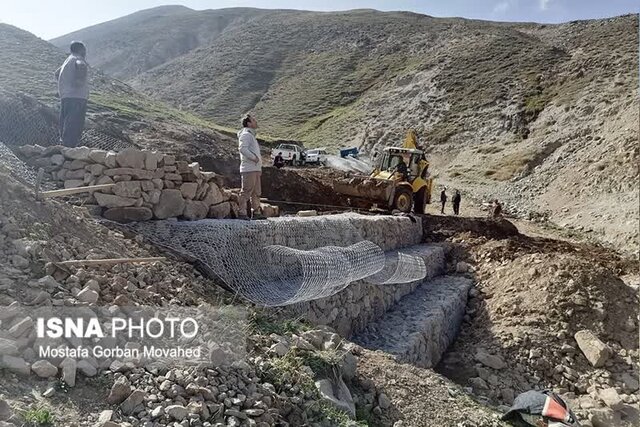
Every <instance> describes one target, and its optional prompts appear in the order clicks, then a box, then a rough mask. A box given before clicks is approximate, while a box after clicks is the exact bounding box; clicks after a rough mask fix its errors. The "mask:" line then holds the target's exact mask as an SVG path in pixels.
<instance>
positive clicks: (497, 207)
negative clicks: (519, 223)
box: [491, 199, 502, 219]
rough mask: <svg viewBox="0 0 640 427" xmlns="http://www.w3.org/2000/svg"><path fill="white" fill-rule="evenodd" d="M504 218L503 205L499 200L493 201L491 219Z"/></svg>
mask: <svg viewBox="0 0 640 427" xmlns="http://www.w3.org/2000/svg"><path fill="white" fill-rule="evenodd" d="M500 217H502V205H501V204H500V202H499V201H498V199H493V206H492V208H491V218H493V219H498V218H500Z"/></svg>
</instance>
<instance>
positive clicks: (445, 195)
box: [440, 188, 447, 215]
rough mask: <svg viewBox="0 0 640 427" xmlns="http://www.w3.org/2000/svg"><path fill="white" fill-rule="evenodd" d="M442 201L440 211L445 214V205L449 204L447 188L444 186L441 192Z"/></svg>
mask: <svg viewBox="0 0 640 427" xmlns="http://www.w3.org/2000/svg"><path fill="white" fill-rule="evenodd" d="M440 203H442V209H440V213H441V214H442V215H444V205H446V204H447V189H446V188H443V189H442V192H441V193H440Z"/></svg>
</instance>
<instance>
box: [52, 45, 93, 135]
mask: <svg viewBox="0 0 640 427" xmlns="http://www.w3.org/2000/svg"><path fill="white" fill-rule="evenodd" d="M70 49H71V54H70V55H69V57H67V59H66V60H65V61H64V63H63V64H62V65H61V66H60V68H58V69H57V70H56V79H57V80H58V94H59V95H60V141H61V142H62V145H64V146H66V147H75V146H77V145H78V142H79V141H80V137H81V136H82V130H83V128H84V118H85V115H86V113H87V98H88V97H89V78H88V77H89V66H88V64H87V61H86V59H85V58H86V56H87V48H86V47H85V46H84V44H83V43H82V42H72V43H71V48H70Z"/></svg>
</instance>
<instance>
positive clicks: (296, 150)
mask: <svg viewBox="0 0 640 427" xmlns="http://www.w3.org/2000/svg"><path fill="white" fill-rule="evenodd" d="M278 154H280V155H281V156H282V159H283V160H284V162H285V163H286V164H289V165H293V166H300V165H304V163H305V154H304V149H303V148H302V147H300V146H299V145H296V144H280V145H278V146H277V147H276V148H274V149H273V150H271V161H272V162H273V161H274V159H275V158H276V156H277V155H278Z"/></svg>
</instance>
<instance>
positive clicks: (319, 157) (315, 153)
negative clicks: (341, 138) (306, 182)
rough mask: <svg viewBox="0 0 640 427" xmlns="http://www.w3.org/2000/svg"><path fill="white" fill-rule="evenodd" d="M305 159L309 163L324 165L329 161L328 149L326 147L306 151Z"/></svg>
mask: <svg viewBox="0 0 640 427" xmlns="http://www.w3.org/2000/svg"><path fill="white" fill-rule="evenodd" d="M305 161H306V162H307V163H315V164H318V165H324V164H326V163H327V150H326V149H324V148H313V149H311V150H307V151H306V152H305Z"/></svg>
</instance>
